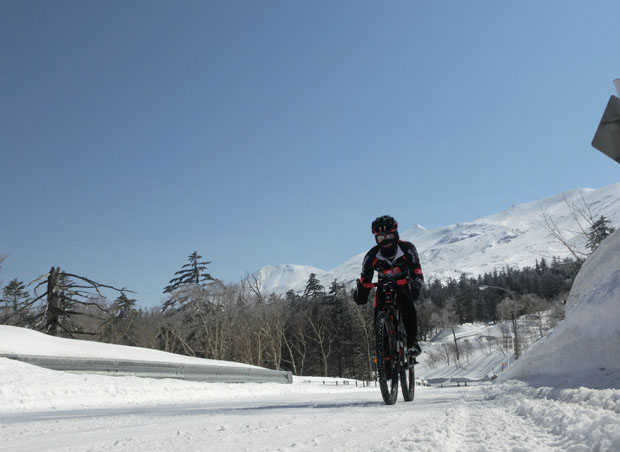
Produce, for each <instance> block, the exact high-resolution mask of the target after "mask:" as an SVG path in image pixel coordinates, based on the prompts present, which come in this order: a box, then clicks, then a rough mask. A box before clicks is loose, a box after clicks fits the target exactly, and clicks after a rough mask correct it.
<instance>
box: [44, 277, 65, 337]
mask: <svg viewBox="0 0 620 452" xmlns="http://www.w3.org/2000/svg"><path fill="white" fill-rule="evenodd" d="M59 282H60V267H52V269H51V270H50V274H49V276H48V277H47V314H46V320H47V321H46V324H45V333H47V334H50V335H52V336H56V335H57V334H58V324H59V321H58V319H59V317H60V313H61V310H60V284H59Z"/></svg>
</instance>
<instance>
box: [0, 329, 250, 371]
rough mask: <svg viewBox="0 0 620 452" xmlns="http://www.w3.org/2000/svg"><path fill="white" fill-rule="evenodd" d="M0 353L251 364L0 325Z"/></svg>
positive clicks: (185, 362) (230, 365)
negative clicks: (71, 337) (77, 338)
mask: <svg viewBox="0 0 620 452" xmlns="http://www.w3.org/2000/svg"><path fill="white" fill-rule="evenodd" d="M0 354H16V355H33V356H58V357H77V358H99V359H126V360H136V361H151V362H165V363H179V364H199V365H217V366H224V367H226V366H229V367H254V368H257V369H259V367H256V366H249V365H247V364H240V363H235V362H231V361H217V360H212V359H202V358H193V357H191V356H183V355H177V354H174V353H167V352H163V351H160V350H154V349H150V348H142V347H128V346H126V345H115V344H105V343H102V342H94V341H84V340H76V339H65V338H61V337H54V336H48V335H46V334H43V333H39V332H38V331H33V330H28V329H26V328H18V327H14V326H7V325H0Z"/></svg>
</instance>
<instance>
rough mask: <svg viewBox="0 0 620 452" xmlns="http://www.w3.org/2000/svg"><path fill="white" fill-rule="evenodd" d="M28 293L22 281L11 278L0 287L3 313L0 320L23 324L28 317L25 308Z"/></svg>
mask: <svg viewBox="0 0 620 452" xmlns="http://www.w3.org/2000/svg"><path fill="white" fill-rule="evenodd" d="M29 301H30V295H29V294H28V291H27V290H26V286H25V285H24V283H23V282H21V281H18V280H17V278H15V279H13V280H12V281H11V282H9V283H8V284H7V285H6V286H5V287H4V288H3V289H2V304H3V306H2V310H3V311H4V312H3V315H2V316H0V321H2V323H5V324H9V325H24V324H26V323H27V322H28V318H29V317H30V315H29V312H28V310H27V309H26V308H27V305H28V302H29Z"/></svg>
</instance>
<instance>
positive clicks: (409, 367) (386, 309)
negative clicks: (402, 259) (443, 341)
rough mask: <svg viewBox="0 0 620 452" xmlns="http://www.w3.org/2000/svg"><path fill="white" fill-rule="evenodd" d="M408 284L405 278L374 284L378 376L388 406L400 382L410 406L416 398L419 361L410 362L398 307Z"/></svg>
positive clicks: (388, 278)
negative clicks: (400, 291) (400, 292)
mask: <svg viewBox="0 0 620 452" xmlns="http://www.w3.org/2000/svg"><path fill="white" fill-rule="evenodd" d="M399 277H400V278H401V279H398V278H399ZM405 284H408V280H407V279H406V278H405V277H403V275H395V276H392V275H380V277H379V281H378V282H377V283H374V284H373V287H376V288H377V291H378V292H379V293H378V294H377V298H376V299H377V303H379V304H378V305H377V307H376V319H375V341H376V351H377V357H376V360H377V373H378V378H379V387H380V389H381V396H382V397H383V401H384V402H385V404H386V405H393V404H395V403H396V399H397V398H398V381H399V379H400V386H401V389H402V393H403V398H404V399H405V402H411V401H412V400H413V397H414V395H415V370H414V366H415V364H417V361H416V360H415V358H414V359H413V360H412V362H409V359H408V356H407V346H406V344H407V333H406V331H405V326H404V324H403V320H402V313H401V311H400V308H399V307H398V304H397V303H396V296H397V289H398V286H401V285H405ZM395 326H397V327H395Z"/></svg>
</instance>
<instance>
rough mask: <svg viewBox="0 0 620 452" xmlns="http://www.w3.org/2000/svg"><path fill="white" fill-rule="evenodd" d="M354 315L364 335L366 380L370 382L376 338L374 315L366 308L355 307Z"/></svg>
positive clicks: (353, 308) (353, 309)
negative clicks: (374, 339)
mask: <svg viewBox="0 0 620 452" xmlns="http://www.w3.org/2000/svg"><path fill="white" fill-rule="evenodd" d="M352 311H353V315H354V317H355V322H356V326H357V328H358V329H359V331H361V333H362V340H363V343H364V358H365V361H366V366H365V367H366V378H367V379H368V380H370V378H371V376H372V373H373V372H372V365H373V362H372V357H373V350H374V349H373V337H374V331H375V329H374V314H373V312H372V310H370V309H368V308H367V307H366V306H359V305H353V306H352Z"/></svg>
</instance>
